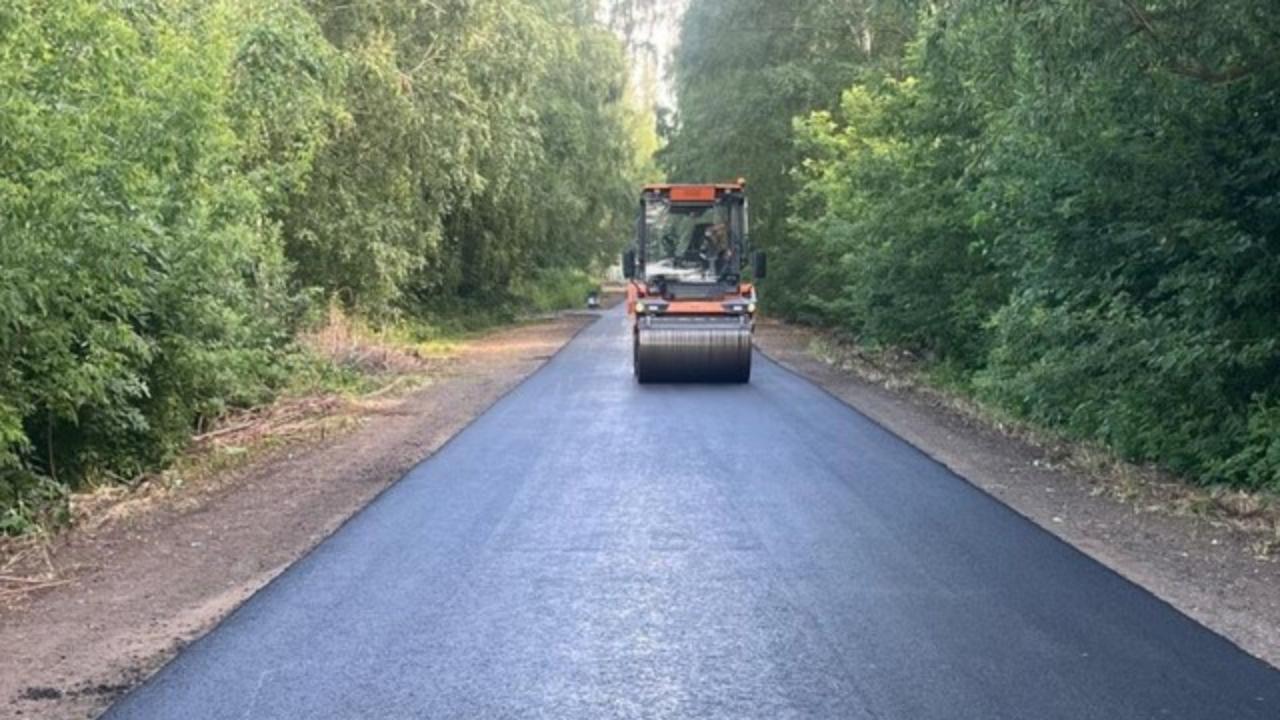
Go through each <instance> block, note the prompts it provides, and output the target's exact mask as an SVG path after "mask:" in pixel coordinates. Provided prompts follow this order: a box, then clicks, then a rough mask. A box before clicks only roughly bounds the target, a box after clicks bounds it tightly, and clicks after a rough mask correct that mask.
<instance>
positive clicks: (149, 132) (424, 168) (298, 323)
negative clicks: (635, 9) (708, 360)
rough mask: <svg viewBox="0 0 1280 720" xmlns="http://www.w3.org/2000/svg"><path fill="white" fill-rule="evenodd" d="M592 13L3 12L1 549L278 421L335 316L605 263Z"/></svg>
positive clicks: (621, 163) (401, 4) (236, 2)
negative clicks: (160, 470) (223, 436)
mask: <svg viewBox="0 0 1280 720" xmlns="http://www.w3.org/2000/svg"><path fill="white" fill-rule="evenodd" d="M591 8H592V4H591V3H589V2H586V1H585V0H582V1H579V0H518V1H516V2H511V1H509V0H478V1H477V2H469V3H463V4H453V5H448V6H435V5H430V6H427V5H422V4H421V3H417V2H411V1H410V0H369V1H368V2H359V3H354V4H353V3H350V2H346V1H345V0H344V1H343V2H338V1H337V0H333V1H327V0H310V1H307V2H303V1H302V0H274V1H273V2H266V3H264V2H258V1H257V0H213V1H212V2H209V1H208V0H176V1H175V2H166V3H145V2H144V3H124V2H96V1H93V0H65V1H63V2H56V3H45V2H38V1H37V0H0V532H18V531H22V530H23V529H25V528H27V527H29V525H30V523H31V522H32V520H33V519H35V518H42V519H45V520H56V519H57V517H58V516H59V515H60V514H61V513H62V512H63V509H64V508H65V502H63V500H64V498H65V496H66V494H67V492H68V491H69V490H70V489H72V488H75V487H77V486H80V485H82V484H84V483H88V482H93V483H100V482H116V481H127V480H130V479H132V478H135V477H137V476H138V475H140V474H142V473H145V472H147V471H149V470H152V469H154V468H156V467H159V466H162V465H163V464H164V463H166V462H168V461H169V460H170V459H172V458H173V457H174V455H175V453H177V452H179V451H180V450H181V449H182V448H183V447H184V446H185V444H186V442H187V440H188V438H189V437H190V435H191V434H192V432H193V430H194V429H195V428H197V427H206V426H208V424H209V423H210V422H211V421H212V420H213V419H216V418H217V417H219V416H220V415H222V414H223V413H225V412H227V410H228V409H229V408H234V407H244V406H249V405H253V404H257V403H262V402H265V401H267V400H269V399H270V398H271V397H272V396H273V395H274V394H275V393H277V392H279V391H280V389H281V388H282V387H284V386H285V385H286V384H287V383H288V382H289V380H290V378H289V375H290V370H289V368H290V367H291V360H290V358H292V357H294V355H295V354H296V352H297V350H296V347H295V346H294V344H293V341H292V338H293V337H294V335H295V334H296V333H297V332H298V330H299V329H300V328H302V327H303V323H304V322H305V319H306V318H307V316H308V315H309V314H312V313H313V311H314V310H313V309H314V308H316V307H324V306H325V303H326V302H327V299H328V298H338V299H339V300H340V301H341V302H342V303H344V304H345V306H346V307H347V308H348V309H349V310H350V311H352V312H354V313H357V314H360V315H363V316H367V317H369V318H371V320H372V321H373V322H376V323H385V322H394V321H395V320H396V318H410V317H411V316H412V314H413V313H414V312H415V311H416V310H418V309H421V308H433V307H434V308H443V309H445V311H438V312H437V314H438V315H440V316H444V317H451V316H452V315H451V314H450V313H449V312H448V311H447V310H448V309H449V308H451V307H463V306H467V305H470V306H478V305H480V304H481V303H485V302H487V303H488V304H489V305H490V306H493V305H495V303H494V301H493V298H498V299H499V301H500V302H497V303H496V305H497V306H499V307H503V306H505V305H507V304H510V303H511V301H512V299H513V298H514V297H515V296H517V295H518V294H519V293H518V292H517V291H516V283H517V282H518V281H520V280H521V278H520V275H521V273H526V272H527V273H551V274H552V276H554V274H555V273H557V272H570V271H569V270H565V271H560V270H555V268H570V269H572V271H574V272H580V271H581V269H585V268H587V267H589V266H590V265H591V264H592V263H594V262H596V261H597V259H598V258H600V257H603V256H604V255H606V254H607V255H609V256H612V244H611V240H612V238H615V237H618V238H620V237H622V236H623V233H621V232H617V230H618V228H619V227H620V218H621V217H622V215H623V214H625V212H626V206H627V200H628V199H629V193H624V192H623V189H624V188H629V186H630V185H631V176H630V173H632V171H633V168H632V165H633V162H632V160H631V159H632V158H633V157H634V153H632V152H631V151H630V148H631V145H632V140H631V138H630V136H629V134H628V132H629V130H628V128H630V127H632V126H633V125H634V123H633V122H632V120H631V118H632V116H633V115H634V114H635V113H634V111H633V110H632V109H631V107H630V106H629V105H628V102H627V99H626V98H627V95H626V92H625V88H626V77H625V67H624V64H623V62H622V51H621V48H620V47H619V46H618V43H617V41H615V40H614V39H613V37H612V36H611V35H609V34H608V33H607V32H606V31H605V30H604V29H603V28H600V27H599V26H598V25H597V24H596V23H595V21H594V20H593V18H592V14H591ZM566 78H574V79H575V81H574V82H572V83H570V82H567V81H566ZM584 133H590V134H592V135H591V136H590V137H587V136H586V135H584ZM584 140H590V141H591V142H594V143H595V145H591V144H588V143H587V142H585V141H584ZM548 188H554V189H555V191H556V192H555V193H554V194H551V195H549V196H548V195H544V193H545V192H546V190H547V189H548ZM517 268H520V269H521V272H517V271H516V269H517ZM535 287H536V286H535ZM553 301H554V300H547V301H545V302H553ZM533 302H535V303H538V302H544V301H541V300H539V299H537V298H535V299H534V300H533ZM493 314H494V315H501V313H493Z"/></svg>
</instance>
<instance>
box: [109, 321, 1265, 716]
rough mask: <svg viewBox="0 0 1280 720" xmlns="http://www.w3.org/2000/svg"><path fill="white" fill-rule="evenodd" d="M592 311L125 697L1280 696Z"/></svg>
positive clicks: (836, 708)
mask: <svg viewBox="0 0 1280 720" xmlns="http://www.w3.org/2000/svg"><path fill="white" fill-rule="evenodd" d="M630 352H631V348H630V337H629V335H628V331H627V324H626V320H625V319H624V316H623V315H622V313H621V311H620V309H615V310H613V311H611V312H609V313H607V314H606V315H605V316H604V317H603V318H602V319H601V320H600V321H598V322H596V323H595V324H594V325H592V326H591V327H589V328H588V329H586V330H585V331H584V332H582V333H581V334H580V335H579V336H578V337H577V339H575V340H574V341H573V342H572V343H571V344H570V345H568V346H567V347H566V348H565V349H564V350H563V351H561V352H560V354H559V355H557V356H556V357H555V358H553V359H552V360H551V361H550V362H549V363H548V364H547V365H546V366H545V367H544V368H543V369H542V370H540V371H539V372H538V373H536V374H535V375H533V376H532V377H530V378H529V379H528V380H527V381H525V382H524V384H522V385H521V386H519V387H518V388H517V389H516V390H514V391H513V392H511V393H510V394H509V395H507V396H506V397H505V398H504V399H503V400H501V401H500V402H499V403H498V404H497V405H495V406H494V407H493V408H492V409H490V410H489V411H488V412H487V413H486V414H484V415H483V416H482V417H480V418H479V419H478V420H476V421H475V422H474V423H473V424H472V425H471V426H470V427H468V428H467V429H466V430H464V431H463V432H462V433H460V434H459V435H458V436H456V437H455V438H454V439H453V440H452V441H450V442H449V443H448V444H447V445H446V446H445V447H443V448H442V449H441V450H440V451H439V452H438V453H437V454H436V455H435V456H433V457H432V458H431V459H429V460H427V461H426V462H424V463H422V464H421V465H419V466H418V467H417V468H415V469H414V470H413V471H412V472H410V473H409V475H408V476H406V477H405V478H404V479H402V480H401V481H400V482H398V483H397V484H395V485H394V486H392V487H391V488H390V489H388V490H387V491H386V492H385V493H383V494H382V495H381V496H380V497H378V499H377V500H376V501H374V502H373V503H372V504H371V505H369V506H368V507H367V508H366V509H365V510H363V511H362V512H360V513H359V514H358V515H356V516H355V517H354V518H353V519H352V520H350V521H349V522H348V523H347V524H346V525H344V526H343V527H342V528H341V529H340V530H339V531H338V532H337V533H335V534H334V535H333V536H332V537H330V538H329V539H328V540H326V541H325V542H324V543H322V544H321V545H320V546H319V547H318V548H316V549H315V550H314V551H313V552H312V553H311V554H309V555H308V556H306V557H305V558H303V559H302V560H301V561H299V562H298V563H297V564H295V565H294V566H293V567H291V568H290V569H289V570H288V571H286V572H285V573H284V574H283V575H281V576H280V577H279V578H277V579H276V580H275V581H273V582H272V583H271V584H270V585H268V586H267V587H266V588H265V589H263V590H262V591H261V592H259V593H258V594H256V595H255V596H254V597H253V598H251V599H250V600H249V601H248V602H246V603H245V604H244V605H243V606H242V607H241V608H240V609H239V610H237V611H236V612H235V613H234V614H233V615H231V617H229V618H228V619H227V620H225V621H224V622H223V623H222V624H221V625H220V626H218V627H217V628H216V629H215V630H214V631H212V632H211V633H210V634H209V635H208V636H206V637H205V638H204V639H202V640H200V641H198V642H196V643H194V644H192V645H191V646H190V647H188V648H187V649H186V650H185V651H184V652H182V653H181V655H179V656H178V658H177V659H175V660H174V661H173V662H171V663H170V664H169V665H168V666H167V667H165V668H164V669H163V670H162V671H161V672H160V673H159V674H157V675H156V676H155V677H154V678H153V679H152V680H150V681H149V682H148V683H147V684H145V685H144V686H143V687H141V688H139V689H138V690H136V691H134V692H133V693H132V694H130V695H129V696H127V697H125V698H124V699H123V700H121V701H120V702H118V703H117V704H116V705H115V706H114V707H113V708H112V709H111V710H110V711H108V713H107V717H109V718H115V719H118V718H183V719H194V718H236V719H240V718H250V719H253V720H259V719H262V718H342V719H343V720H349V719H352V718H592V719H595V718H726V719H733V720H738V719H742V718H768V719H774V718H851V719H857V718H881V719H884V720H889V719H902V720H928V719H930V718H947V719H956V718H975V719H981V720H993V719H996V718H1019V719H1021V718H1026V719H1028V720H1048V719H1050V718H1070V719H1072V720H1078V719H1080V718H1100V719H1103V720H1123V719H1128V718H1205V719H1209V718H1212V719H1214V720H1246V719H1248V718H1267V719H1268V720H1276V718H1280V673H1278V672H1277V671H1275V670H1273V669H1271V668H1269V667H1268V666H1266V665H1264V664H1263V663H1260V662H1258V661H1256V660H1254V659H1252V658H1250V657H1249V656H1247V655H1246V654H1245V653H1243V652H1241V651H1240V650H1238V649H1237V648H1236V647H1235V646H1233V645H1231V644H1230V643H1228V642H1227V641H1225V640H1223V639H1221V638H1220V637H1218V636H1216V635H1214V634H1212V633H1211V632H1209V631H1208V630H1205V629H1204V628H1202V627H1200V626H1199V625H1197V624H1195V623H1194V622H1192V621H1191V620H1189V619H1187V618H1186V617H1184V616H1182V615H1180V614H1179V613H1177V612H1176V611H1174V610H1173V609H1171V608H1170V607H1169V606H1167V605H1165V604H1164V603H1162V602H1160V601H1159V600H1157V599H1155V598H1154V597H1152V596H1151V595H1149V594H1148V593H1146V592H1145V591H1143V590H1141V589H1139V588H1138V587H1136V586H1134V585H1132V584H1130V583H1129V582H1127V581H1125V580H1123V579H1122V578H1120V577H1119V576H1117V575H1115V574H1114V573H1112V572H1110V571H1109V570H1107V569H1105V568H1103V567H1102V566H1100V565H1098V564H1097V563H1095V562H1093V561H1092V560H1090V559H1088V558H1087V557H1085V556H1084V555H1082V554H1080V553H1079V552H1077V551H1075V550H1074V549H1072V548H1071V547H1069V546H1067V545H1065V544H1064V543H1062V542H1060V541H1058V540H1057V539H1055V538H1053V537H1052V536H1050V535H1049V534H1047V533H1045V532H1044V531H1042V530H1040V529H1039V528H1037V527H1036V526H1035V525H1033V524H1031V523H1030V522H1028V521H1027V520H1025V519H1024V518H1022V517H1021V516H1019V515H1017V514H1015V513H1014V512H1012V511H1010V510H1009V509H1008V508H1006V507H1004V506H1003V505H1001V504H1000V503H998V502H996V501H994V500H992V499H991V498H990V497H988V496H987V495H985V494H983V493H982V492H980V491H978V490H976V489H975V488H974V487H973V486H971V485H969V484H968V483H967V482H965V481H964V480H963V479H961V478H959V477H957V476H956V475H954V474H952V473H951V472H950V471H948V470H947V469H946V468H944V467H942V466H941V465H939V464H937V463H935V462H934V461H932V460H930V459H929V458H928V457H926V456H925V455H924V454H922V453H921V452H919V451H918V450H916V449H914V448H913V447H911V446H910V445H908V444H907V443H905V442H903V441H902V440H900V439H898V438H897V437H895V436H893V435H892V434H890V433H888V432H887V431H885V430H883V429H882V428H880V427H878V426H877V425H875V424H874V423H872V422H871V421H869V420H868V419H866V418H865V417H863V416H861V415H859V414H858V413H857V412H855V411H853V410H851V409H850V408H848V407H847V406H845V405H843V404H841V403H840V402H839V401H837V400H835V399H834V398H832V397H831V396H829V395H827V394H825V393H824V392H823V391H822V390H820V389H818V388H816V387H815V386H814V385H812V384H810V383H809V382H808V381H806V380H804V379H801V378H799V377H797V376H795V375H793V374H791V373H789V372H787V371H786V370H783V369H782V368H779V367H778V366H777V365H775V364H773V363H771V362H769V361H768V360H766V359H765V358H763V357H761V356H759V355H758V354H757V356H756V359H755V368H754V370H755V372H754V377H753V379H752V382H751V384H750V385H745V386H696V385H695V386H652V387H650V386H638V385H637V384H636V383H635V382H634V381H633V380H632V377H631V364H630Z"/></svg>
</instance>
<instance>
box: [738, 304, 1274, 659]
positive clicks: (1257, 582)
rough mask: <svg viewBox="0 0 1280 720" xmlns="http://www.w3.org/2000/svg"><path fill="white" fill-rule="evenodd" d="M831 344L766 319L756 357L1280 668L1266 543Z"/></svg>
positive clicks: (1235, 525)
mask: <svg viewBox="0 0 1280 720" xmlns="http://www.w3.org/2000/svg"><path fill="white" fill-rule="evenodd" d="M821 340H822V335H821V334H820V333H819V332H817V331H814V330H811V329H808V328H802V327H797V326H793V325H788V324H784V323H780V322H776V321H765V322H761V323H760V325H759V326H758V328H757V332H756V345H757V348H758V349H760V350H761V351H763V352H764V353H765V354H766V355H767V356H769V357H770V358H771V359H772V360H774V361H775V362H777V363H779V364H780V365H782V366H783V367H785V368H787V369H789V370H791V371H792V372H795V373H797V374H799V375H801V376H803V377H806V378H808V379H809V380H811V381H813V382H814V383H816V384H817V385H819V386H820V387H822V388H824V389H825V390H827V391H828V392H830V393H831V394H832V395H834V396H836V397H837V398H839V399H840V400H842V401H844V402H845V403H846V404H848V405H850V406H851V407H853V408H854V409H856V410H857V411H859V412H860V413H862V414H863V415H865V416H867V417H869V418H871V419H872V420H873V421H875V422H876V423H878V424H880V425H882V426H883V427H885V428H886V429H888V430H890V431H891V432H893V433H895V434H896V435H898V436H899V437H901V438H903V439H904V440H906V441H907V442H909V443H911V444H912V445H914V446H915V447H917V448H919V449H920V450H922V451H923V452H925V453H926V454H928V455H930V456H931V457H933V458H934V459H935V460H937V461H939V462H941V463H943V464H944V465H946V466H947V467H948V468H950V469H951V470H952V471H954V472H955V473H956V474H958V475H960V476H961V477H963V478H965V479H967V480H968V481H969V482H971V483H973V484H974V485H975V486H977V487H978V488H980V489H982V490H983V491H985V492H986V493H988V494H989V495H992V496H993V497H995V498H996V499H998V500H1000V501H1001V502H1003V503H1004V504H1006V505H1007V506H1009V507H1010V508H1012V509H1013V510H1014V511H1016V512H1018V513H1020V514H1022V515H1023V516H1025V517H1027V518H1029V519H1030V520H1032V521H1033V522H1035V523H1037V524H1038V525H1040V526H1041V527H1043V528H1044V529H1045V530H1047V531H1049V532H1050V533H1052V534H1054V535H1056V536H1057V537H1059V538H1061V539H1062V540H1064V541H1066V542H1067V543H1069V544H1071V545H1073V546H1075V547H1076V548H1078V549H1079V550H1081V551H1083V552H1084V553H1086V554H1087V555H1089V556H1091V557H1093V558H1094V559H1095V560H1098V561H1099V562H1101V563H1102V564H1104V565H1106V566H1107V567H1109V568H1111V569H1112V570H1114V571H1116V572H1118V573H1119V574H1120V575H1122V576H1124V577H1126V578H1128V579H1129V580H1130V581H1132V582H1134V583H1136V584H1137V585H1139V586H1141V587H1143V588H1145V589H1146V590H1148V591H1149V592H1151V593H1153V594H1154V595H1156V596H1157V597H1159V598H1160V599H1161V600H1164V601H1165V602H1167V603H1169V604H1170V605H1172V606H1173V607H1175V608H1177V609H1178V610H1179V611H1181V612H1183V613H1184V614H1186V615H1188V616H1190V617H1192V618H1194V619H1195V620H1196V621H1198V622H1200V623H1201V624H1203V625H1205V626H1206V627H1208V628H1210V629H1211V630H1213V631H1214V632H1217V633H1218V634H1220V635H1222V636H1224V637H1226V638H1227V639H1229V640H1231V641H1232V642H1234V643H1236V644H1237V645H1239V646H1240V647H1241V648H1243V649H1244V650H1245V651H1247V652H1249V653H1251V654H1253V655H1254V656H1256V657H1258V658H1261V659H1263V660H1265V661H1267V662H1269V663H1271V664H1272V665H1275V666H1280V562H1277V559H1276V557H1275V554H1274V553H1273V552H1265V551H1264V552H1259V550H1258V548H1259V537H1258V533H1257V532H1256V531H1250V530H1249V529H1248V528H1246V527H1244V526H1243V524H1241V523H1233V522H1228V521H1223V520H1221V519H1218V518H1215V517H1214V516H1213V515H1212V514H1207V515H1206V514H1196V513H1187V512H1181V513H1180V512H1170V511H1169V510H1168V507H1167V505H1168V503H1161V502H1156V501H1155V500H1153V498H1156V497H1157V496H1158V495H1159V492H1158V489H1155V488H1141V487H1140V488H1135V489H1133V490H1132V492H1131V493H1129V492H1126V493H1117V492H1114V487H1112V486H1111V480H1110V479H1108V478H1104V477H1102V476H1100V475H1098V474H1093V473H1090V472H1087V471H1084V470H1082V469H1081V468H1079V467H1075V466H1074V465H1073V464H1072V463H1068V462H1065V461H1064V459H1063V458H1062V457H1061V456H1060V453H1059V452H1057V451H1056V450H1055V449H1054V448H1052V447H1046V446H1042V445H1039V444H1037V443H1035V442H1034V441H1030V440H1028V439H1026V438H1024V437H1019V436H1017V434H1016V433H1012V432H1009V431H1008V430H1007V429H1005V428H1002V427H1000V426H999V424H998V423H994V422H990V421H986V420H983V419H982V418H977V417H975V416H974V415H973V414H972V413H965V412H961V411H959V410H957V409H955V408H953V407H949V406H948V405H947V404H946V403H944V402H939V401H938V398H937V395H936V393H929V392H922V391H920V390H919V389H914V388H912V387H911V386H910V385H909V384H904V383H902V382H898V381H896V379H895V378H894V377H893V375H892V373H879V372H874V373H868V372H866V371H865V368H859V367H857V366H856V365H851V364H849V363H833V362H831V361H830V358H826V357H823V353H821V352H820V351H819V350H818V349H817V348H819V347H820V343H821Z"/></svg>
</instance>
